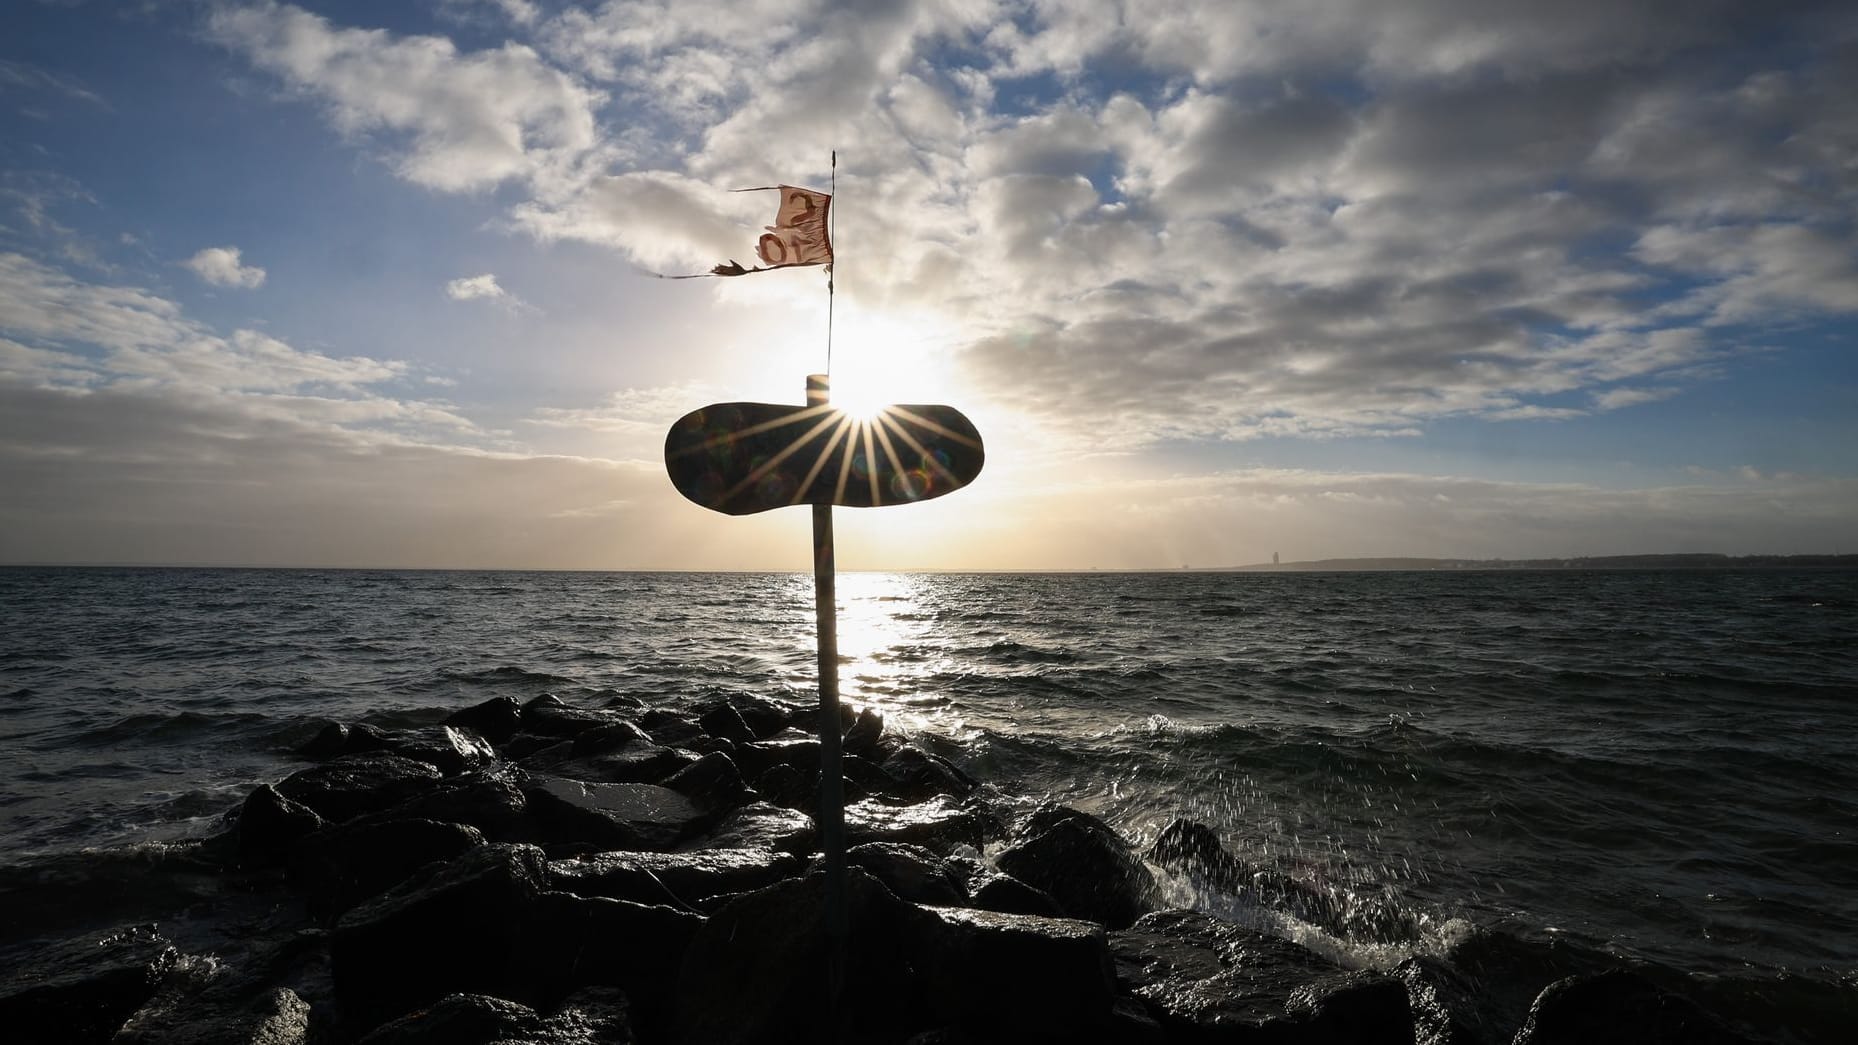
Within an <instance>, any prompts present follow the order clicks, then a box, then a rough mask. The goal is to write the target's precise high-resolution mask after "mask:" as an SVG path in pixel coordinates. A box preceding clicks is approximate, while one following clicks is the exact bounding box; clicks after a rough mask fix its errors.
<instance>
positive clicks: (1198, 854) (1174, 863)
mask: <svg viewBox="0 0 1858 1045" xmlns="http://www.w3.org/2000/svg"><path fill="white" fill-rule="evenodd" d="M1146 855H1147V857H1148V859H1149V860H1151V861H1153V862H1154V863H1155V864H1156V865H1157V866H1159V867H1165V868H1167V869H1168V870H1170V871H1173V872H1175V873H1176V874H1181V875H1185V876H1187V877H1189V878H1193V879H1195V880H1197V881H1200V882H1203V883H1205V884H1207V885H1211V886H1213V887H1214V888H1217V889H1221V890H1224V891H1226V892H1237V891H1239V890H1240V889H1242V888H1244V887H1245V886H1246V885H1248V884H1250V881H1251V874H1250V872H1249V870H1248V869H1247V868H1246V867H1245V865H1244V864H1243V863H1242V862H1241V861H1240V860H1239V858H1238V857H1236V856H1233V855H1232V854H1231V853H1230V852H1227V850H1226V847H1225V845H1224V844H1222V843H1221V842H1220V840H1219V833H1218V832H1216V831H1214V830H1213V829H1212V828H1210V827H1208V826H1207V825H1205V824H1202V823H1199V822H1198V821H1194V820H1185V819H1182V820H1175V821H1174V822H1172V823H1170V824H1169V825H1168V826H1167V827H1164V828H1162V829H1161V834H1160V835H1158V836H1156V838H1155V843H1154V844H1153V845H1151V846H1149V848H1148V852H1147V854H1146Z"/></svg>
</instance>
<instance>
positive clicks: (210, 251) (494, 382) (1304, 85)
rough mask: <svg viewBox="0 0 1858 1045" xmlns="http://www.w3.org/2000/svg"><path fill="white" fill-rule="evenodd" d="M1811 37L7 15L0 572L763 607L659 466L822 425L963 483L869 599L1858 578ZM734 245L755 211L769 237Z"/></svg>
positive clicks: (771, 10) (1839, 277)
mask: <svg viewBox="0 0 1858 1045" xmlns="http://www.w3.org/2000/svg"><path fill="white" fill-rule="evenodd" d="M1848 8H1849V5H1842V4H1833V3H1826V4H1812V3H1801V4H1775V3H1765V4H1737V3H1655V2H1649V3H1638V4H1629V5H1622V4H1618V3H1601V2H1563V3H1554V4H1549V3H1534V2H1522V0H1507V2H1475V3H1474V2H1470V0H1424V2H1414V3H1406V4H1400V5H1387V4H1379V3H1370V2H1367V0H1310V2H1304V3H1243V2H1217V3H1212V2H1209V3H1195V2H1185V0H1182V2H1160V0H1158V2H1153V3H1142V4H1133V3H1131V4H1124V3H1117V2H1111V0H1105V2H1101V3H1062V4H1060V3H1023V2H1012V3H1008V2H993V0H945V2H938V3H917V2H905V0H896V2H890V3H864V4H830V3H817V2H805V0H759V2H748V3H729V2H722V3H709V4H702V5H696V4H661V3H610V4H555V3H530V2H527V0H439V2H430V3H407V4H391V5H380V4H363V3H345V4H316V3H307V4H301V5H297V4H283V3H272V2H234V0H220V2H210V0H201V2H192V0H172V2H163V0H152V2H147V3H140V4H120V3H85V2H68V0H58V2H39V0H27V2H24V3H17V4H11V5H8V6H7V7H6V9H5V11H4V12H0V488H4V489H6V490H8V491H9V496H8V497H7V498H6V499H5V502H4V504H0V561H8V562H209V563H242V564H246V563H249V564H304V565H360V566H461V567H471V566H486V567H548V568H555V567H562V568H669V569H685V568H689V569H711V568H724V569H754V568H797V567H801V566H804V564H805V563H806V561H807V552H806V547H807V545H806V539H805V525H806V520H805V517H804V516H805V513H802V512H797V511H796V512H791V513H770V514H769V515H768V516H762V517H756V518H753V519H734V518H725V517H720V516H714V515H711V514H709V513H705V512H704V511H703V510H702V509H699V508H696V507H694V506H692V505H689V504H687V503H686V502H683V501H682V500H681V499H680V498H678V497H677V495H676V493H675V491H673V490H672V489H671V487H670V485H669V483H668V481H667V480H666V479H665V478H664V476H663V471H662V464H661V463H660V461H659V459H658V454H659V450H660V448H661V446H662V440H663V434H664V431H665V429H666V427H668V425H669V424H670V422H671V421H672V420H674V419H675V418H676V417H678V416H679V415H681V414H682V413H684V412H685V411H687V410H689V409H693V408H695V407H697V406H701V405H703V404H705V403H707V402H712V401H716V400H719V399H762V400H770V401H795V400H797V399H798V397H799V389H800V387H801V383H802V378H803V376H804V375H805V374H806V373H808V372H811V371H816V370H818V369H820V368H821V367H822V365H823V363H824V351H823V342H824V332H825V322H826V316H825V308H824V305H825V295H824V285H823V284H824V280H823V276H822V275H821V274H820V273H819V272H818V271H817V270H797V271H785V272H774V273H767V274H761V275H756V276H752V277H748V278H744V279H739V280H693V281H687V282H676V283H667V282H662V281H658V280H654V279H651V278H649V276H648V275H646V274H645V273H647V272H649V271H679V272H683V271H700V270H703V269H707V268H708V267H709V266H710V265H712V264H714V263H716V262H718V261H721V260H724V259H725V258H730V257H734V258H738V259H741V260H744V261H747V260H750V259H751V256H752V253H753V246H752V244H753V241H754V237H755V235H756V234H757V232H758V231H759V226H760V225H761V224H764V223H765V222H767V221H769V220H772V213H771V207H772V203H771V201H770V200H769V198H768V197H765V196H759V195H757V194H731V193H729V192H728V191H727V190H728V189H730V188H734V187H739V186H743V185H760V184H767V183H770V182H777V181H787V182H794V183H798V184H806V185H811V186H814V187H817V188H822V189H823V188H825V187H826V184H827V182H828V179H829V177H830V175H831V171H830V170H829V164H828V157H829V156H830V154H831V151H832V150H833V149H837V150H838V153H839V166H838V170H837V176H838V189H839V193H838V197H837V201H836V209H837V212H838V228H837V236H838V241H837V243H838V251H839V265H838V269H839V272H838V295H837V300H836V302H835V306H834V313H833V318H834V361H833V368H834V376H835V380H836V381H837V382H838V383H839V384H840V386H841V387H849V386H852V385H857V384H864V385H867V386H875V387H877V388H879V389H883V390H893V391H894V395H895V397H896V398H898V399H901V400H905V401H924V400H933V401H944V402H949V403H952V404H954V405H956V406H959V407H961V408H962V409H963V410H964V411H967V412H968V413H969V414H970V416H972V417H973V418H974V419H975V420H976V422H977V423H978V424H979V425H980V426H981V429H982V431H983V432H984V433H985V434H986V436H987V438H988V443H989V464H988V467H987V470H986V472H985V473H984V474H983V475H982V477H981V479H980V480H978V481H977V482H976V483H975V484H974V485H973V486H972V487H970V488H969V489H968V490H964V491H962V492H961V493H960V494H959V495H957V496H954V497H950V498H946V499H944V500H941V501H937V502H933V503H930V504H924V505H917V506H911V507H909V508H905V509H895V510H885V511H883V512H877V511H869V512H843V513H841V515H842V516H843V517H844V519H843V521H842V522H841V538H842V551H841V562H842V563H843V564H844V565H846V566H849V567H866V568H909V567H938V568H962V567H977V568H995V569H1000V568H1004V569H1011V568H1089V567H1101V568H1140V567H1167V566H1177V565H1179V564H1181V563H1183V562H1190V563H1192V564H1194V565H1219V564H1237V563H1246V562H1256V561H1261V560H1266V559H1268V558H1269V557H1270V555H1271V553H1272V552H1274V551H1275V552H1280V553H1281V554H1282V555H1283V556H1284V558H1285V559H1286V560H1291V559H1305V558H1321V557H1332V556H1352V555H1436V556H1504V557H1509V558H1521V557H1533V556H1547V555H1570V554H1613V553H1628V552H1639V551H1677V550H1685V551H1724V552H1730V553H1770V552H1832V551H1855V550H1858V547H1853V546H1852V544H1851V536H1850V535H1851V534H1853V533H1858V466H1855V464H1854V455H1853V451H1852V449H1851V448H1852V447H1854V446H1858V420H1855V418H1858V409H1854V407H1855V406H1858V364H1854V362H1853V355H1852V351H1853V333H1854V330H1858V318H1855V317H1858V228H1855V227H1854V214H1855V213H1858V211H1855V210H1854V202H1855V200H1858V175H1855V174H1854V171H1858V117H1855V116H1854V115H1853V110H1852V107H1851V105H1850V104H1849V99H1850V98H1851V97H1858V15H1854V14H1853V13H1852V12H1851V11H1850V10H1849V9H1848ZM764 210H767V211H769V213H765V214H764V213H762V212H763V211H764Z"/></svg>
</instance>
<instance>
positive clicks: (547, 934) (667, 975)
mask: <svg viewBox="0 0 1858 1045" xmlns="http://www.w3.org/2000/svg"><path fill="white" fill-rule="evenodd" d="M702 925H703V919H702V918H701V917H700V916H698V915H696V914H692V913H689V912H686V911H679V910H676V909H674V908H670V907H663V906H657V905H650V904H637V903H631V902H629V901H626V900H610V899H607V898H605V897H581V896H575V895H574V894H573V893H559V892H549V893H543V894H542V896H541V898H540V899H539V900H538V901H537V902H536V906H535V909H534V912H533V913H532V914H531V915H530V917H529V920H528V922H527V923H526V924H525V925H524V927H523V938H522V941H521V942H520V943H519V944H518V948H517V956H516V957H517V965H518V967H519V968H520V969H521V970H522V982H521V983H520V984H519V985H518V987H517V991H518V993H519V994H520V995H521V996H522V997H524V998H525V999H526V1000H530V1001H534V1002H537V1003H539V1004H550V1003H553V1002H557V1001H559V1000H560V999H561V998H563V997H564V996H566V995H567V994H569V993H571V992H573V991H575V990H578V989H581V988H583V987H591V986H604V987H615V988H618V989H619V990H621V991H623V992H624V993H625V995H626V997H628V998H629V999H631V1000H632V1006H633V1018H634V1020H635V1022H636V1023H637V1024H638V1026H639V1027H640V1028H641V1029H643V1030H648V1031H656V1030H658V1029H660V1028H664V1027H668V1026H669V1024H670V1019H671V1006H670V999H671V997H672V991H673V990H674V988H675V987H676V981H677V974H678V969H679V968H680V967H681V966H682V964H683V960H684V951H685V949H686V948H688V947H689V946H690V941H691V939H692V938H693V937H694V936H696V934H697V930H698V929H700V928H701V927H702ZM651 1036H652V1037H662V1035H659V1034H652V1035H651Z"/></svg>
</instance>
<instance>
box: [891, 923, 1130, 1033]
mask: <svg viewBox="0 0 1858 1045" xmlns="http://www.w3.org/2000/svg"><path fill="white" fill-rule="evenodd" d="M927 911H928V913H929V914H930V915H932V916H933V917H934V918H935V922H934V923H932V925H931V926H930V927H929V928H928V929H927V931H925V932H923V934H922V935H923V938H924V941H925V944H926V946H925V948H924V950H925V952H926V953H924V954H923V955H922V956H921V957H920V958H919V959H918V961H917V963H916V964H917V968H918V969H919V970H921V972H922V975H923V976H924V977H925V983H924V986H925V988H926V992H927V995H928V998H929V999H930V1002H929V1005H930V1007H931V1008H932V1009H933V1010H934V1017H935V1019H936V1020H937V1022H940V1021H943V1020H948V1021H952V1022H955V1023H957V1024H959V1025H961V1026H963V1027H965V1028H968V1029H970V1030H975V1031H980V1032H983V1033H985V1034H987V1035H988V1036H989V1037H992V1038H995V1039H996V1040H998V1039H1005V1040H1010V1041H1073V1040H1085V1039H1090V1038H1094V1037H1095V1036H1096V1035H1097V1034H1100V1033H1101V1032H1102V1030H1103V1029H1104V1026H1105V1024H1106V1023H1107V1022H1108V1021H1109V1017H1110V1006H1111V1003H1112V1001H1113V999H1114V994H1115V983H1114V979H1113V977H1112V974H1111V970H1110V959H1109V952H1108V950H1107V948H1106V947H1105V940H1104V935H1103V929H1102V927H1101V926H1098V925H1094V924H1092V923H1090V922H1081V921H1075V920H1072V919H1062V918H1035V917H1031V916H1028V915H1019V914H999V913H997V912H993V911H972V910H964V909H961V908H953V907H948V908H928V909H927Z"/></svg>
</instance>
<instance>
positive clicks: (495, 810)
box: [379, 762, 529, 842]
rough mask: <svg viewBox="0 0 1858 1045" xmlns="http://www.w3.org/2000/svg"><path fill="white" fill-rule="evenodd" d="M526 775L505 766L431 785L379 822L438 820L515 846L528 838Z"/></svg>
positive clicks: (480, 770)
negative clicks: (466, 827) (477, 831)
mask: <svg viewBox="0 0 1858 1045" xmlns="http://www.w3.org/2000/svg"><path fill="white" fill-rule="evenodd" d="M528 782H529V774H527V773H525V772H523V771H522V770H521V769H520V768H518V767H517V766H514V765H512V764H510V763H508V762H494V763H491V764H490V765H487V766H485V767H483V768H482V769H477V770H474V771H472V772H469V773H464V774H461V775H459V776H455V777H448V778H447V779H445V780H441V781H439V782H438V783H436V784H434V785H432V788H431V790H429V791H425V792H423V793H421V794H418V795H415V796H413V797H412V798H409V799H407V800H406V801H405V802H402V803H400V804H399V805H396V806H394V807H392V808H391V809H388V810H385V811H384V812H382V813H381V814H379V816H380V818H381V819H384V820H385V819H394V820H440V821H444V822H447V823H454V824H466V825H469V826H471V827H475V828H477V829H478V830H479V831H482V832H483V833H484V837H485V838H487V839H489V840H491V841H493V842H519V841H523V840H525V839H526V838H527V837H528V835H529V822H528V811H529V800H528V798H526V797H525V796H524V795H523V786H524V785H525V784H527V783H528Z"/></svg>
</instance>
